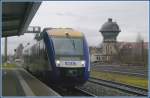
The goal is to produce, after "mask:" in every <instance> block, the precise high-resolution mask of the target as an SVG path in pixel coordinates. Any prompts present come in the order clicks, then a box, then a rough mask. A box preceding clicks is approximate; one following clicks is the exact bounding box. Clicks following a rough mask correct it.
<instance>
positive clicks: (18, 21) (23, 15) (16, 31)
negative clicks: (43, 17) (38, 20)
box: [2, 2, 41, 37]
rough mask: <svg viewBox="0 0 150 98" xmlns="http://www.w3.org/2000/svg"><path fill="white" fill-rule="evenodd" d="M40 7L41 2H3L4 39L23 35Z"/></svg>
mask: <svg viewBox="0 0 150 98" xmlns="http://www.w3.org/2000/svg"><path fill="white" fill-rule="evenodd" d="M40 5H41V2H3V3H2V37H8V36H18V35H22V34H23V33H24V32H25V31H26V30H27V28H28V26H29V24H30V22H31V21H32V19H33V17H34V15H35V13H36V12H37V10H38V8H39V7H40Z"/></svg>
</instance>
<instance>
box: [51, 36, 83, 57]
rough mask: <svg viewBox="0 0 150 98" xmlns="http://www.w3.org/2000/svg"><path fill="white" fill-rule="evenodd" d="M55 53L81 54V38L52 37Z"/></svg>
mask: <svg viewBox="0 0 150 98" xmlns="http://www.w3.org/2000/svg"><path fill="white" fill-rule="evenodd" d="M52 40H53V44H54V49H55V53H56V55H83V39H82V38H68V37H53V38H52Z"/></svg>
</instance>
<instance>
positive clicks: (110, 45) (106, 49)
mask: <svg viewBox="0 0 150 98" xmlns="http://www.w3.org/2000/svg"><path fill="white" fill-rule="evenodd" d="M120 31H121V30H120V29H119V26H118V24H117V23H116V22H113V21H112V19H111V18H108V21H107V22H105V23H104V24H103V25H102V27H101V29H100V32H101V33H102V35H103V47H102V48H103V55H105V58H106V61H107V62H112V61H115V60H116V58H115V57H117V55H118V50H117V46H116V45H117V44H116V42H117V40H116V39H117V36H118V34H119V32H120ZM114 59H115V60H114Z"/></svg>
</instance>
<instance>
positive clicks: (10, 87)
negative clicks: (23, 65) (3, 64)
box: [2, 68, 59, 96]
mask: <svg viewBox="0 0 150 98" xmlns="http://www.w3.org/2000/svg"><path fill="white" fill-rule="evenodd" d="M20 77H21V78H20ZM2 90H3V92H2V95H3V96H57V93H56V92H54V91H53V90H52V89H50V88H49V87H47V86H46V85H45V84H43V83H42V82H40V81H39V80H37V79H36V78H35V77H33V76H31V75H30V74H29V73H27V72H26V71H25V70H23V69H20V68H13V69H12V68H11V69H3V72H2ZM58 96H59V95H58Z"/></svg>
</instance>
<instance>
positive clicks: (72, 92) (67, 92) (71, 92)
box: [51, 86, 95, 96]
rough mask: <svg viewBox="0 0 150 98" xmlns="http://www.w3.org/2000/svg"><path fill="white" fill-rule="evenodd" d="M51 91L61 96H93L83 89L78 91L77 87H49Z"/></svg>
mask: <svg viewBox="0 0 150 98" xmlns="http://www.w3.org/2000/svg"><path fill="white" fill-rule="evenodd" d="M51 88H53V90H55V91H56V92H57V93H59V94H60V95H61V96H95V95H94V94H91V93H89V92H87V91H85V90H83V89H80V88H78V87H74V88H73V87H72V88H64V87H56V86H55V87H51Z"/></svg>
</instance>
